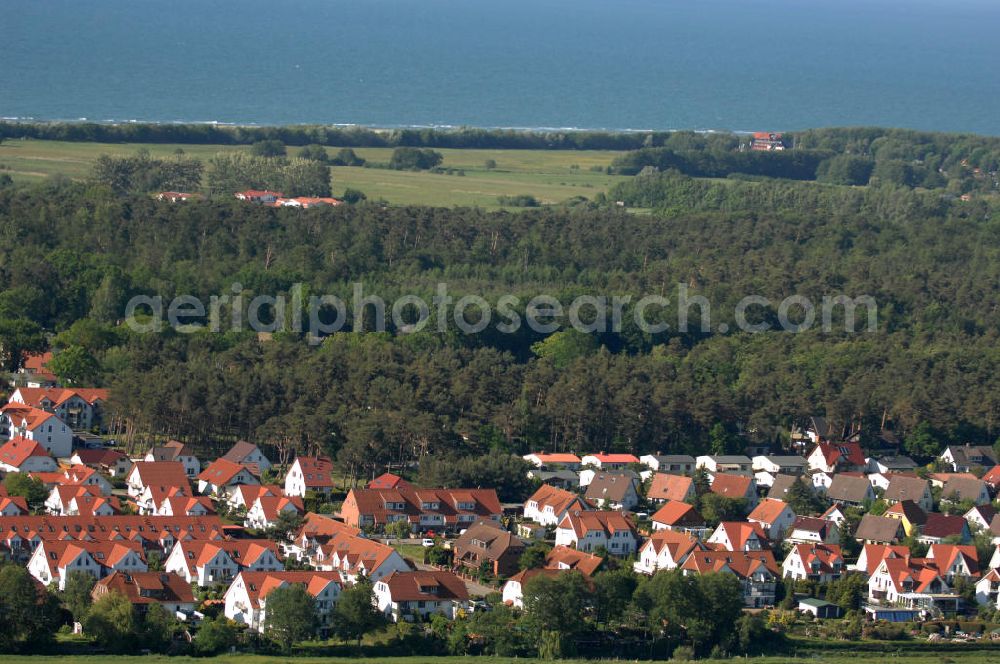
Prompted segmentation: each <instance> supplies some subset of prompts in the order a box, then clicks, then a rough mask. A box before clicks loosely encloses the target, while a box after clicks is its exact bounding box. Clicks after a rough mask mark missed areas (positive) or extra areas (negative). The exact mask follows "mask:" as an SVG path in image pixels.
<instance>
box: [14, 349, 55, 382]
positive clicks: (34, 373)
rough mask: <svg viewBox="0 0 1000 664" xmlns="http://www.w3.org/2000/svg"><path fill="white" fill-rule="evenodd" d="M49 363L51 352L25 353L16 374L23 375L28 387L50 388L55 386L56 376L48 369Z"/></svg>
mask: <svg viewBox="0 0 1000 664" xmlns="http://www.w3.org/2000/svg"><path fill="white" fill-rule="evenodd" d="M50 361H52V351H46V352H44V353H26V354H25V355H24V361H23V362H22V363H21V368H20V369H19V370H18V373H20V374H22V375H24V377H25V384H26V385H27V386H28V387H52V386H54V385H55V384H56V375H55V374H54V373H52V370H51V369H49V362H50Z"/></svg>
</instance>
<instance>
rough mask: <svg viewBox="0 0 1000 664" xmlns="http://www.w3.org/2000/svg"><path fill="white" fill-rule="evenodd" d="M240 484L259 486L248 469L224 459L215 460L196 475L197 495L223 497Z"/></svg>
mask: <svg viewBox="0 0 1000 664" xmlns="http://www.w3.org/2000/svg"><path fill="white" fill-rule="evenodd" d="M241 484H260V482H258V481H257V478H256V477H254V476H253V473H251V472H250V469H249V468H247V467H246V466H241V465H240V464H238V463H233V462H232V461H227V460H225V459H216V460H215V461H213V462H212V463H210V464H208V466H207V467H206V468H205V470H203V471H201V472H200V473H199V474H198V493H201V494H206V495H212V496H220V497H225V496H227V495H228V494H229V492H230V491H231V490H232V489H233V487H236V486H239V485H241Z"/></svg>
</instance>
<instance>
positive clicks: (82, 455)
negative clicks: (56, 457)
mask: <svg viewBox="0 0 1000 664" xmlns="http://www.w3.org/2000/svg"><path fill="white" fill-rule="evenodd" d="M69 462H70V463H71V464H73V465H74V466H87V467H88V468H93V469H94V470H96V471H98V472H100V473H104V474H105V475H109V476H111V477H119V476H122V475H125V474H126V473H127V472H128V471H129V470H130V469H131V468H132V460H131V459H129V458H128V457H127V456H125V455H124V454H122V453H121V452H119V451H117V450H111V449H107V448H103V447H102V448H98V449H88V448H80V449H77V450H75V451H74V452H73V456H71V457H70V458H69Z"/></svg>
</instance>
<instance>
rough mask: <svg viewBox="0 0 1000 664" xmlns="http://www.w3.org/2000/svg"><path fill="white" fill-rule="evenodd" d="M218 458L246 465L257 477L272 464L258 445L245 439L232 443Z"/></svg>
mask: <svg viewBox="0 0 1000 664" xmlns="http://www.w3.org/2000/svg"><path fill="white" fill-rule="evenodd" d="M219 458H220V459H225V460H226V461H232V462H233V463H238V464H240V465H241V466H246V467H247V468H249V469H250V472H251V473H253V474H254V475H256V476H257V477H260V475H261V473H263V472H265V471H268V470H270V469H271V467H272V465H273V464H272V463H271V460H270V459H268V458H267V456H265V454H264V453H263V452H262V451H261V449H260V448H259V447H257V446H256V445H254V444H253V443H248V442H247V441H245V440H241V441H239V442H237V443H236V444H234V445H233V446H232V447H231V448H229V451H228V452H226V453H225V454H223V455H222V456H221V457H219Z"/></svg>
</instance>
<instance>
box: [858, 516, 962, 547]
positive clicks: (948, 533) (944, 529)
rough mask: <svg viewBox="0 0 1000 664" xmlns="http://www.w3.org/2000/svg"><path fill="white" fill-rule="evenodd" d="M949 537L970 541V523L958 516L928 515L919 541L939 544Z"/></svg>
mask: <svg viewBox="0 0 1000 664" xmlns="http://www.w3.org/2000/svg"><path fill="white" fill-rule="evenodd" d="M868 516H870V515H867V514H866V515H865V517H866V518H867V517H868ZM949 537H951V538H958V539H959V540H960V541H962V542H968V541H970V540H971V539H972V533H971V532H970V531H969V524H968V522H966V520H965V519H964V518H963V517H962V516H961V515H958V514H953V515H949V514H939V513H937V512H931V513H930V514H928V515H927V521H925V522H924V525H923V527H922V528H921V529H920V535H919V536H918V537H917V539H918V540H919V541H921V542H925V543H927V544H938V543H941V542H943V541H944V540H946V539H948V538H949Z"/></svg>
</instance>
